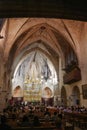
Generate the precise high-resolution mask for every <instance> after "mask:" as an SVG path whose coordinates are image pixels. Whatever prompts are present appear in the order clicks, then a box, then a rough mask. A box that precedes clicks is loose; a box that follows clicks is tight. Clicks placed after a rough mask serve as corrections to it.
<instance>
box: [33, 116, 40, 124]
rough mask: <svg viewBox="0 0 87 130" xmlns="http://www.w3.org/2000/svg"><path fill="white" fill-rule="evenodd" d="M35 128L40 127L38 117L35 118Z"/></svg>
mask: <svg viewBox="0 0 87 130" xmlns="http://www.w3.org/2000/svg"><path fill="white" fill-rule="evenodd" d="M33 126H40V121H39V118H38V116H34V120H33Z"/></svg>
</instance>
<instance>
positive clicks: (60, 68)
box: [0, 0, 87, 130]
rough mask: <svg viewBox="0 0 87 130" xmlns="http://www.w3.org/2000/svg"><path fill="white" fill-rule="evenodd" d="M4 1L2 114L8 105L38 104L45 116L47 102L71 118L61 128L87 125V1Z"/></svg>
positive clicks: (0, 19) (79, 129)
mask: <svg viewBox="0 0 87 130" xmlns="http://www.w3.org/2000/svg"><path fill="white" fill-rule="evenodd" d="M0 5H1V6H0V115H2V113H5V114H6V112H7V111H8V110H7V109H6V108H8V107H12V108H13V107H14V108H15V109H12V110H15V111H16V114H17V112H18V109H19V108H20V110H22V112H23V109H24V110H25V113H27V112H26V111H28V112H29V110H30V109H31V108H32V109H31V110H33V111H34V110H35V111H36V113H39V116H41V115H40V114H41V112H42V111H40V110H42V108H43V109H44V110H43V111H44V112H45V109H46V110H48V109H49V111H50V113H51V112H54V111H55V110H56V111H57V112H59V114H60V113H61V114H63V115H62V116H64V118H63V117H62V118H63V121H64V122H66V124H67V126H65V125H64V122H63V126H64V127H63V128H61V130H83V129H84V130H86V129H87V13H86V12H87V9H86V5H85V3H83V2H79V1H78V0H77V1H76V2H74V1H72V0H71V1H69V0H59V1H58V2H57V1H56V0H54V1H53V0H52V2H50V3H49V0H47V1H44V2H40V1H39V0H38V1H37V3H35V0H32V2H31V1H30V2H29V1H26V2H23V1H21V2H20V1H19V2H18V3H17V0H16V1H6V0H5V1H3V0H1V1H0ZM35 108H36V109H35ZM6 110H7V111H6ZM15 111H14V112H15ZM11 112H12V111H11ZM76 113H77V115H75V114H76ZM8 115H9V114H8ZM10 115H11V113H10ZM22 115H23V113H22ZM37 115H38V114H37ZM6 116H7V115H6ZM44 116H45V115H44ZM0 117H1V116H0ZM16 118H17V117H15V119H16ZM20 118H21V117H20ZM29 118H30V117H29ZM50 118H51V117H50ZM17 123H18V122H17ZM8 124H9V123H8ZM29 125H30V126H31V127H32V125H31V124H29ZM0 128H1V127H0ZM13 129H14V128H13ZM28 129H29V127H28ZM34 129H35V130H36V129H39V130H40V129H42V127H41V128H39V127H38V128H34ZM46 129H47V130H48V129H52V130H56V129H55V127H52V128H51V127H50V128H46V127H44V128H43V130H46ZM15 130H18V127H17V128H15ZM22 130H23V128H22ZM58 130H60V128H59V129H58Z"/></svg>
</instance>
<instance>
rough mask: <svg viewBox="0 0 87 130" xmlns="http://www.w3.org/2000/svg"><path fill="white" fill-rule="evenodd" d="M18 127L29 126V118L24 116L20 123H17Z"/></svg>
mask: <svg viewBox="0 0 87 130" xmlns="http://www.w3.org/2000/svg"><path fill="white" fill-rule="evenodd" d="M19 125H20V126H30V122H29V118H28V117H27V116H26V115H24V116H23V118H22V121H21V122H20V123H19Z"/></svg>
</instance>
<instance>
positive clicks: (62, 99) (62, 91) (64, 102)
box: [61, 86, 67, 106]
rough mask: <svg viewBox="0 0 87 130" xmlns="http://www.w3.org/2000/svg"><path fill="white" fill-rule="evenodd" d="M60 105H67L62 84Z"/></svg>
mask: <svg viewBox="0 0 87 130" xmlns="http://www.w3.org/2000/svg"><path fill="white" fill-rule="evenodd" d="M61 105H64V106H66V105H67V94H66V89H65V87H64V86H63V87H62V89H61Z"/></svg>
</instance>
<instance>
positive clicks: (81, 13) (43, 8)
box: [0, 0, 87, 21]
mask: <svg viewBox="0 0 87 130" xmlns="http://www.w3.org/2000/svg"><path fill="white" fill-rule="evenodd" d="M8 17H45V18H47V17H48V18H63V19H74V20H82V21H87V4H86V0H0V18H8Z"/></svg>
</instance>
